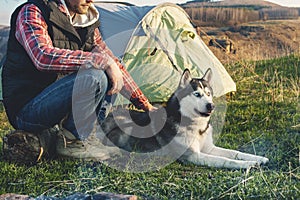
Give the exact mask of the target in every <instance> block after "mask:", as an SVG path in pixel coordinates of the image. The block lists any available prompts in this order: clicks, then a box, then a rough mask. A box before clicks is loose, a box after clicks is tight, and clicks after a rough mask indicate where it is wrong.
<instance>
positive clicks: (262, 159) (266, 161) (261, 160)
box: [258, 157, 269, 165]
mask: <svg viewBox="0 0 300 200" xmlns="http://www.w3.org/2000/svg"><path fill="white" fill-rule="evenodd" d="M268 162H269V159H268V158H266V157H260V159H259V160H258V163H259V164H260V165H261V164H263V165H265V164H267V163H268Z"/></svg>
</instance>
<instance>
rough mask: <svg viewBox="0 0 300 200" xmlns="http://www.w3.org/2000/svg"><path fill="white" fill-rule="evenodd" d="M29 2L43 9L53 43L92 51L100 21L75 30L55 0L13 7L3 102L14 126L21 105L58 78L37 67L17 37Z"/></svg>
mask: <svg viewBox="0 0 300 200" xmlns="http://www.w3.org/2000/svg"><path fill="white" fill-rule="evenodd" d="M27 3H33V4H35V5H36V6H38V8H39V9H40V10H41V11H42V15H43V17H44V19H45V20H46V23H47V25H48V33H49V35H50V37H51V39H52V42H53V45H54V47H58V48H63V49H70V50H84V51H91V50H92V48H93V45H94V31H95V29H96V28H98V27H99V25H100V22H99V21H97V22H96V23H94V24H93V25H91V26H89V27H85V28H81V29H80V30H78V29H77V30H76V29H75V28H74V27H73V26H72V24H71V23H70V20H69V18H68V17H67V16H66V15H65V14H63V13H62V12H61V11H60V10H59V9H58V7H57V3H58V2H56V0H29V1H28V2H26V3H24V4H22V5H21V6H19V7H18V8H17V9H16V10H15V11H14V13H13V14H12V16H11V22H10V23H11V24H10V27H11V30H10V35H9V39H8V45H7V58H6V62H5V63H4V66H3V71H2V90H3V103H4V107H5V110H6V113H7V116H8V119H9V121H10V123H11V124H12V125H13V126H14V128H17V127H16V123H15V117H16V115H17V113H18V112H19V111H20V110H21V108H22V107H23V106H24V105H25V104H26V103H28V102H29V101H30V100H31V99H33V98H34V97H35V96H36V95H38V94H39V93H40V92H41V91H43V90H44V89H45V88H46V87H47V86H49V85H50V84H51V83H53V82H54V81H56V79H57V74H56V73H54V72H53V73H52V72H42V71H39V70H37V68H36V67H35V66H34V64H33V62H32V61H31V59H30V57H29V56H28V55H27V53H26V51H25V49H24V48H23V46H21V44H20V43H19V42H18V41H17V39H16V37H15V25H16V19H17V16H18V13H19V12H20V9H21V8H22V7H23V6H24V5H25V4H27Z"/></svg>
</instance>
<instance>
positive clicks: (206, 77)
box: [202, 68, 212, 82]
mask: <svg viewBox="0 0 300 200" xmlns="http://www.w3.org/2000/svg"><path fill="white" fill-rule="evenodd" d="M211 77H212V70H211V68H208V69H207V70H206V72H205V74H204V76H203V77H202V79H204V80H205V81H207V82H210V81H211Z"/></svg>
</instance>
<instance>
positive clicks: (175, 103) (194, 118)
mask: <svg viewBox="0 0 300 200" xmlns="http://www.w3.org/2000/svg"><path fill="white" fill-rule="evenodd" d="M211 76H212V71H211V70H210V69H208V70H207V71H206V73H205V75H204V76H203V77H202V78H192V77H191V75H190V72H189V70H185V71H184V72H183V74H182V77H181V80H180V83H179V86H178V88H177V90H176V91H175V92H174V93H173V95H172V96H171V97H170V99H169V100H168V102H167V104H166V106H165V107H161V108H159V109H158V111H157V112H151V113H145V112H138V111H134V110H131V111H128V110H127V109H123V110H120V109H119V110H117V111H116V112H112V113H115V114H110V115H109V116H108V118H107V121H106V123H103V125H102V128H103V130H104V132H105V133H106V136H107V138H108V139H109V142H112V143H114V144H115V145H116V146H118V147H120V148H123V149H125V150H127V151H139V152H155V151H158V150H159V149H161V148H162V147H164V146H166V145H168V144H172V145H169V146H168V147H169V148H168V150H167V152H166V151H165V154H166V155H170V154H172V153H174V152H176V151H178V149H181V150H183V151H182V152H181V153H180V157H179V160H182V161H189V162H192V163H194V164H196V165H206V166H210V167H224V168H231V169H242V168H244V169H246V168H249V167H252V166H258V165H260V164H265V163H267V162H268V158H265V157H261V156H256V155H252V154H247V153H242V152H240V151H236V150H230V149H224V148H221V147H217V146H215V145H214V143H213V137H212V136H213V128H212V126H211V125H210V123H209V121H210V117H211V114H212V112H213V110H214V108H215V106H214V103H213V91H212V88H211V87H210V84H209V82H210V80H211ZM128 113H129V114H128ZM162 122H163V125H161V123H162ZM135 125H136V126H135ZM137 127H138V128H137ZM158 127H160V128H158ZM143 135H144V136H145V137H144V136H143ZM109 142H108V143H109Z"/></svg>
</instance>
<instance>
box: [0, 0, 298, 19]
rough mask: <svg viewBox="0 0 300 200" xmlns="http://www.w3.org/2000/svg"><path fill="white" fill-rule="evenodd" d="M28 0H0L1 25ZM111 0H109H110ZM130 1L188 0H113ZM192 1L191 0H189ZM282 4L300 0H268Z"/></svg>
mask: <svg viewBox="0 0 300 200" xmlns="http://www.w3.org/2000/svg"><path fill="white" fill-rule="evenodd" d="M25 1H26V0H0V5H1V7H0V25H9V18H10V15H11V13H12V12H13V10H14V9H15V8H16V7H17V6H18V5H19V4H21V3H23V2H25ZM108 1H109V0H108ZM111 1H120V2H129V3H132V4H135V5H138V6H143V5H157V4H160V3H163V2H172V3H185V2H186V1H187V0H111ZM189 1H190V0H189ZM268 1H270V2H274V3H277V4H279V5H282V6H288V7H300V1H299V0H268Z"/></svg>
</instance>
